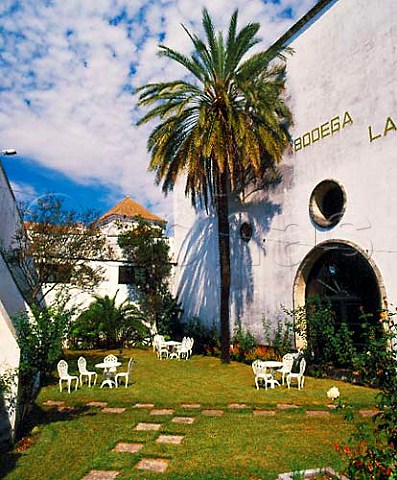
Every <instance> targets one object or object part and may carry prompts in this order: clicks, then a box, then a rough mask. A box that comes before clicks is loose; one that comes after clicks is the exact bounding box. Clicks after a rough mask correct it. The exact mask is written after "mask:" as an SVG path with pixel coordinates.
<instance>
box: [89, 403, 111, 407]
mask: <svg viewBox="0 0 397 480" xmlns="http://www.w3.org/2000/svg"><path fill="white" fill-rule="evenodd" d="M107 404H108V402H88V403H87V407H106V406H107Z"/></svg>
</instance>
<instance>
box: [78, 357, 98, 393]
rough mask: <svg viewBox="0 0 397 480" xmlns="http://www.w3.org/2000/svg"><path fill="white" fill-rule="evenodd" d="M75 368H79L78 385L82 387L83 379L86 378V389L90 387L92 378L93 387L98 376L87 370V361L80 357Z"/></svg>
mask: <svg viewBox="0 0 397 480" xmlns="http://www.w3.org/2000/svg"><path fill="white" fill-rule="evenodd" d="M77 366H78V367H79V372H80V385H83V378H84V377H87V378H88V387H89V388H90V387H91V378H92V377H94V383H93V385H95V384H96V381H97V378H98V374H97V373H96V372H90V371H88V370H87V360H86V359H85V358H84V357H80V358H79V359H78V360H77Z"/></svg>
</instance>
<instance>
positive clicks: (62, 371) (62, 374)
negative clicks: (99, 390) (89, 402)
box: [57, 360, 79, 393]
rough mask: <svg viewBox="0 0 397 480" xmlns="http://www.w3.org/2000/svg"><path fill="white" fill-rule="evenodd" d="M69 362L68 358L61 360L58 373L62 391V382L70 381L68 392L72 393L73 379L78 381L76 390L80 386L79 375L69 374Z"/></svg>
mask: <svg viewBox="0 0 397 480" xmlns="http://www.w3.org/2000/svg"><path fill="white" fill-rule="evenodd" d="M68 368H69V366H68V362H67V361H66V360H59V362H58V365H57V370H58V375H59V391H60V392H62V382H63V381H65V382H68V392H69V393H70V386H71V384H72V381H73V380H75V381H76V386H75V390H77V387H78V386H79V377H77V376H76V375H69V374H68Z"/></svg>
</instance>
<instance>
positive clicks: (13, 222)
mask: <svg viewBox="0 0 397 480" xmlns="http://www.w3.org/2000/svg"><path fill="white" fill-rule="evenodd" d="M20 221H21V220H20V216H19V213H18V210H17V207H16V204H15V198H14V196H13V194H12V191H11V189H10V186H9V183H8V180H7V178H6V175H5V173H4V170H3V168H2V166H1V163H0V241H1V248H2V249H5V250H6V249H7V248H8V247H9V246H10V244H11V243H12V239H13V237H14V235H15V231H16V229H17V228H19V226H20ZM16 279H18V281H19V282H22V281H23V278H22V276H21V273H20V272H18V271H15V270H12V269H11V268H10V266H9V265H8V264H7V263H6V261H5V259H4V257H3V255H2V254H1V253H0V374H4V373H6V372H10V371H15V369H17V368H18V366H19V347H18V344H17V341H16V334H15V329H14V326H13V323H12V317H13V316H16V315H18V314H20V313H21V312H24V311H26V310H27V308H28V306H27V304H26V302H25V299H24V297H23V296H22V293H21V290H20V289H19V287H18V285H17V283H16ZM17 387H18V385H17V382H15V384H14V385H13V389H12V392H11V396H10V397H9V398H8V400H9V401H10V402H11V404H13V405H14V406H13V407H12V408H7V414H5V412H4V410H2V409H1V408H0V448H1V447H3V446H4V445H7V444H8V443H9V441H10V440H11V439H12V436H13V433H14V429H15V420H16V416H15V412H16V408H15V400H16V395H17ZM9 406H10V403H9V402H8V401H6V407H9Z"/></svg>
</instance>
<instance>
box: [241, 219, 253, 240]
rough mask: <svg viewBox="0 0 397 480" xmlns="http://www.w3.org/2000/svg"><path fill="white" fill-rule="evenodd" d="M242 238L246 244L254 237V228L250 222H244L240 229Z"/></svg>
mask: <svg viewBox="0 0 397 480" xmlns="http://www.w3.org/2000/svg"><path fill="white" fill-rule="evenodd" d="M240 237H241V239H242V240H244V242H249V241H250V240H251V237H252V227H251V225H250V224H249V223H248V222H244V223H243V224H241V227H240Z"/></svg>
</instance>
